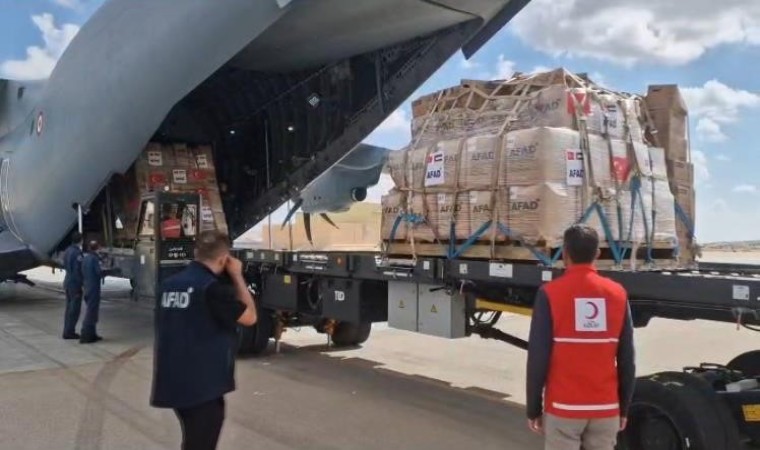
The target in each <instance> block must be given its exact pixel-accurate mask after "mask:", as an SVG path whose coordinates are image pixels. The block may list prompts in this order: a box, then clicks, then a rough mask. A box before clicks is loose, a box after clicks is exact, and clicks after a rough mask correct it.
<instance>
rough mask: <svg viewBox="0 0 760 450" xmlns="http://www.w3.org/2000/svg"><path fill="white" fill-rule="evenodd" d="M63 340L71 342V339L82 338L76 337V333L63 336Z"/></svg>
mask: <svg viewBox="0 0 760 450" xmlns="http://www.w3.org/2000/svg"><path fill="white" fill-rule="evenodd" d="M63 338H64V339H66V340H73V339H81V338H82V336H80V335H78V334H77V333H74V334H64V335H63Z"/></svg>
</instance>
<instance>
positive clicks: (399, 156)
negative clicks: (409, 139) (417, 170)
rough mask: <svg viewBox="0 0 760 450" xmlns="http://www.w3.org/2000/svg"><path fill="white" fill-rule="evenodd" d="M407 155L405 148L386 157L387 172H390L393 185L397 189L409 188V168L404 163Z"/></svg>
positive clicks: (407, 151) (407, 150)
mask: <svg viewBox="0 0 760 450" xmlns="http://www.w3.org/2000/svg"><path fill="white" fill-rule="evenodd" d="M408 154H409V149H408V148H405V149H403V150H398V151H395V152H390V154H389V155H388V171H389V172H390V175H391V179H392V180H393V184H395V185H396V187H397V188H399V189H406V188H408V187H409V185H408V181H409V179H408V177H409V176H410V173H409V166H408V165H407V163H406V158H407V155H408Z"/></svg>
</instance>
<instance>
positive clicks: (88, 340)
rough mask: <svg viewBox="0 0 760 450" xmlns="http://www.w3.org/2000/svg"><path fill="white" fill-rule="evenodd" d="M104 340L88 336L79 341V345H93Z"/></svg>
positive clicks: (96, 336) (99, 337)
mask: <svg viewBox="0 0 760 450" xmlns="http://www.w3.org/2000/svg"><path fill="white" fill-rule="evenodd" d="M102 340H103V337H102V336H98V335H95V336H94V337H90V336H87V337H83V338H81V339H80V340H79V343H80V344H92V343H95V342H98V341H102Z"/></svg>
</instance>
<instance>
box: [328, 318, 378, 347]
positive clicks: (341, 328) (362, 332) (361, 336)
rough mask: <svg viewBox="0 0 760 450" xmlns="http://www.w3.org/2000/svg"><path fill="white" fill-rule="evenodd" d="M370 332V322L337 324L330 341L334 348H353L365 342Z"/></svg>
mask: <svg viewBox="0 0 760 450" xmlns="http://www.w3.org/2000/svg"><path fill="white" fill-rule="evenodd" d="M371 331H372V324H371V323H370V322H362V323H351V322H339V323H338V324H337V325H336V326H335V331H333V334H332V341H333V344H335V346H336V347H353V346H356V345H359V344H363V343H364V342H366V341H367V339H369V334H370V332H371Z"/></svg>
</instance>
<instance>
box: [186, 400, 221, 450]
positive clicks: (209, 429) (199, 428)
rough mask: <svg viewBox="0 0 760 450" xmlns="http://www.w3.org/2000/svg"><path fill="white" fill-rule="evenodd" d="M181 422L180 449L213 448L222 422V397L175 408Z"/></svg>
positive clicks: (210, 449)
mask: <svg viewBox="0 0 760 450" xmlns="http://www.w3.org/2000/svg"><path fill="white" fill-rule="evenodd" d="M174 413H175V414H177V417H178V418H179V421H180V424H182V450H214V449H216V445H217V443H218V442H219V434H220V433H221V431H222V423H223V422H224V397H219V398H218V399H216V400H211V401H210V402H206V403H202V404H200V405H198V406H192V407H190V408H182V409H175V410H174Z"/></svg>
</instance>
